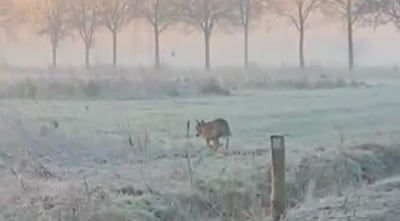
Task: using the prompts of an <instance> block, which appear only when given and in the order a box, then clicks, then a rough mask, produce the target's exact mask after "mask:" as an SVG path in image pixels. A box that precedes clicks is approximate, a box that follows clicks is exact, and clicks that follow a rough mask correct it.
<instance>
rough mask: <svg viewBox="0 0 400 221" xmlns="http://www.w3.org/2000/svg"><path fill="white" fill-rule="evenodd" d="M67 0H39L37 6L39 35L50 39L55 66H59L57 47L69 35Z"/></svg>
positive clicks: (36, 14)
mask: <svg viewBox="0 0 400 221" xmlns="http://www.w3.org/2000/svg"><path fill="white" fill-rule="evenodd" d="M67 8H68V6H67V0H38V1H37V4H36V7H35V12H36V13H35V18H36V19H37V21H36V24H37V30H38V34H39V35H44V36H47V37H48V38H49V39H50V44H51V50H52V58H53V59H52V60H53V68H56V67H57V49H58V47H59V44H60V42H61V41H62V40H63V39H64V38H65V37H66V36H68V35H69V32H68V31H69V27H68V10H67Z"/></svg>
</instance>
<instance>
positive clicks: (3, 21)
mask: <svg viewBox="0 0 400 221" xmlns="http://www.w3.org/2000/svg"><path fill="white" fill-rule="evenodd" d="M272 15H273V16H272ZM276 16H278V17H279V18H282V19H286V20H287V21H289V23H290V24H292V25H293V26H294V28H296V30H297V31H298V36H297V38H298V40H299V48H298V53H299V66H300V68H305V67H306V58H305V54H304V47H305V32H306V31H307V29H308V28H309V27H310V25H311V24H312V23H311V22H310V20H311V18H312V17H313V16H319V17H316V18H322V17H323V16H324V17H327V18H329V19H332V20H333V19H335V20H337V21H338V22H345V25H346V32H347V33H344V34H346V35H347V39H348V52H347V53H348V65H349V66H348V67H349V70H350V71H351V70H353V68H354V63H355V58H354V50H353V35H354V30H355V28H356V27H357V26H371V27H377V26H379V25H384V24H388V23H392V24H394V25H395V26H396V27H399V28H400V0H31V1H22V0H0V27H1V28H3V29H4V30H6V31H9V30H18V29H17V28H16V27H17V26H19V25H25V24H27V25H28V26H30V27H34V29H35V34H38V35H41V36H43V37H47V39H49V43H50V45H51V53H52V62H53V63H52V64H53V67H54V68H56V67H57V53H58V48H59V44H60V42H61V41H63V40H64V39H66V38H68V37H70V36H71V35H74V36H78V37H79V39H80V40H81V42H82V45H83V46H84V48H85V55H84V59H85V64H86V67H87V68H90V51H91V48H93V47H94V46H95V38H96V33H97V32H98V31H99V30H100V29H105V30H107V31H108V32H109V33H110V35H111V36H112V49H113V50H112V54H113V56H112V58H113V59H112V64H113V66H114V67H116V66H117V48H118V47H117V44H118V35H119V33H120V32H121V31H122V30H124V29H125V28H128V26H129V24H130V23H131V22H132V21H133V20H141V21H145V22H146V23H147V24H148V25H149V26H151V28H152V30H153V36H154V59H155V61H154V64H155V67H156V68H159V67H160V66H161V61H160V44H161V37H162V34H163V32H164V31H165V30H167V29H168V28H170V27H171V26H173V25H182V24H183V25H186V26H190V27H192V28H195V29H197V30H199V32H201V33H202V35H203V36H204V52H205V54H204V63H205V64H204V65H205V69H206V70H209V69H210V68H211V56H210V54H211V48H210V40H211V38H212V35H213V33H214V32H215V29H216V27H217V26H223V27H230V28H234V29H235V30H237V31H241V32H242V33H243V57H244V67H245V68H247V67H248V65H249V49H248V41H249V35H250V32H251V30H252V28H253V27H255V26H257V25H260V26H262V25H263V24H264V23H265V22H268V19H271V18H272V17H276Z"/></svg>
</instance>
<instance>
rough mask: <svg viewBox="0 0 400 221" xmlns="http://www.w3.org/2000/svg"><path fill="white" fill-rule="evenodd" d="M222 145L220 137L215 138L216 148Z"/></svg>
mask: <svg viewBox="0 0 400 221" xmlns="http://www.w3.org/2000/svg"><path fill="white" fill-rule="evenodd" d="M220 147H221V144H220V143H219V138H218V137H216V138H215V150H218V149H219V148H220Z"/></svg>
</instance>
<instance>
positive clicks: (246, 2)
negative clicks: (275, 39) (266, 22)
mask: <svg viewBox="0 0 400 221" xmlns="http://www.w3.org/2000/svg"><path fill="white" fill-rule="evenodd" d="M234 1H235V5H236V9H235V12H236V13H235V14H237V15H235V17H234V19H235V21H234V24H235V25H239V26H241V27H242V28H243V35H244V36H243V37H244V38H243V41H244V67H245V68H246V69H247V68H248V66H249V46H248V45H249V43H248V42H249V29H250V28H251V27H252V26H253V25H255V23H256V22H258V21H260V20H261V18H262V17H263V16H262V15H263V12H264V10H263V9H264V8H265V5H266V2H268V0H234Z"/></svg>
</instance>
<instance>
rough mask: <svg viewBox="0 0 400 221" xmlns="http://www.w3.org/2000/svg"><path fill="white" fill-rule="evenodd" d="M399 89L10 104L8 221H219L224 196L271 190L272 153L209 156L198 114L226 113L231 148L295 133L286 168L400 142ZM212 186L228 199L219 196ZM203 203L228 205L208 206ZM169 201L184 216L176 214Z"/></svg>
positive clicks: (3, 135) (3, 142)
mask: <svg viewBox="0 0 400 221" xmlns="http://www.w3.org/2000/svg"><path fill="white" fill-rule="evenodd" d="M399 93H400V87H398V86H396V85H391V86H389V85H387V86H384V85H380V86H379V85H378V86H373V87H370V88H341V89H314V90H297V89H284V90H283V89H271V90H233V91H232V94H231V95H230V96H219V97H217V96H199V97H191V98H166V99H152V100H134V101H132V100H92V101H90V100H62V101H61V100H21V99H3V100H1V101H0V123H1V125H2V126H1V128H0V173H1V178H0V182H1V183H2V185H1V187H0V195H2V196H4V197H2V198H1V200H0V215H1V216H2V220H54V219H56V218H57V217H58V218H60V219H61V220H87V219H86V218H87V217H90V220H111V219H113V220H132V219H139V217H140V219H144V220H197V219H199V220H201V219H203V218H204V217H212V218H210V219H215V220H219V219H220V218H221V217H219V216H222V215H221V214H222V212H221V214H214V215H213V214H208V213H212V212H210V210H219V211H225V210H226V211H228V210H229V209H227V208H228V207H229V205H227V204H226V202H231V201H232V199H228V198H227V199H225V198H224V197H227V196H229V197H234V196H235V194H238V192H239V193H242V192H245V193H246V194H247V195H248V197H249V198H250V201H251V203H250V204H251V205H253V204H257V203H256V201H254V196H260V195H263V194H264V193H263V192H262V191H264V190H265V189H266V188H267V187H266V186H263V184H264V185H265V183H267V181H266V179H267V178H266V176H265V174H266V173H267V171H268V161H269V160H268V159H269V155H268V154H260V155H258V156H242V155H239V156H236V155H235V156H234V155H228V156H224V155H223V154H221V153H214V152H211V151H209V150H208V149H207V147H206V145H205V142H204V141H203V140H200V139H198V138H196V137H195V136H194V128H193V126H194V125H193V124H194V122H195V120H196V119H205V120H212V119H214V118H217V117H222V118H225V119H227V120H228V121H229V123H230V126H231V130H232V134H233V136H232V138H231V141H230V144H231V149H230V150H228V151H233V150H242V151H243V150H248V151H252V150H256V149H267V148H269V136H270V135H272V134H287V135H288V136H287V153H288V156H287V157H288V163H289V167H291V168H296V165H298V164H299V163H300V161H301V160H302V159H303V158H305V157H307V156H310V155H313V154H315V153H317V152H318V151H321V150H323V151H325V152H328V153H329V152H330V151H337V150H338V149H340V148H346V147H349V146H357V145H360V144H364V143H380V144H386V145H393V144H398V141H399V140H398V139H399V138H398V137H399V134H400V129H399V127H398V125H400V118H399V113H400V100H399V99H398V94H399ZM187 120H190V121H191V122H192V127H191V129H192V131H191V135H192V136H191V137H190V138H186V137H185V134H186V121H187ZM129 138H132V140H133V143H134V145H133V146H131V145H129V142H128V141H129ZM145 140H146V141H145ZM145 143H146V144H145ZM143 146H146V147H147V148H146V150H145V151H143V150H141V148H142V149H143ZM186 152H188V153H189V156H191V157H190V158H189V159H187V158H185V157H183V156H184V153H186ZM10 171H11V172H10ZM207 188H214V191H215V192H217V193H218V192H219V191H220V192H221V193H222V192H223V193H226V195H221V196H219V195H218V196H214V195H212V194H211V192H210V191H211V190H208V189H207ZM194 189H195V191H194ZM204 189H207V191H208V192H207V196H204V194H202V193H203V192H202V191H205V190H204ZM221 189H223V191H221ZM217 190H218V191H217ZM193 191H194V192H196V193H197V194H198V195H196V194H193ZM230 191H231V192H232V191H236V192H234V194H233V193H231V192H230ZM217 193H215V194H217ZM232 194H233V195H232ZM194 195H195V196H194ZM247 195H246V196H247ZM196 197H197V198H199V199H197V198H196ZM261 198H262V197H261ZM183 199H190V202H193V205H192V206H193V207H190V208H187V205H186V203H187V201H185V200H183ZM218 200H222V201H223V203H218V202H217V201H218ZM264 200H265V199H264ZM250 201H249V202H250ZM185 202H186V203H185ZM205 202H208V203H209V202H214V204H215V205H223V206H227V208H225V207H223V206H222V207H221V208H214V209H210V208H208V207H207V205H208V204H207V203H206V204H207V205H203V204H205ZM238 202H239V204H238V205H236V206H238V207H242V206H241V205H242V204H246V203H249V202H247V201H246V200H245V197H243V196H242V195H241V197H240V200H239V201H238ZM74 203H75V204H77V205H75V204H74ZM240 203H242V204H240ZM258 203H259V204H257V205H258V206H254V205H253V206H249V205H250V204H249V205H247V206H245V207H243V210H247V209H248V207H249V208H251V209H252V211H253V210H254V211H253V212H254V214H256V210H257V208H258V209H259V210H260V208H261V207H262V206H263V205H265V202H258ZM168 205H169V206H168ZM230 206H231V207H232V205H230ZM75 207H76V208H75ZM170 207H173V208H176V207H178V208H179V209H178V210H179V211H182V210H183V211H185V212H182V213H179V215H176V212H175V213H174V212H172V211H170V210H169V209H170ZM211 207H212V206H211ZM193 208H196V210H195V209H193ZM229 208H230V207H229ZM192 210H193V211H192ZM73 211H75V212H73ZM229 211H232V209H230V210H229ZM169 212H171V214H169ZM206 212H207V214H205V213H206ZM214 212H215V211H214ZM258 213H260V214H261V212H260V211H258ZM99 214H102V216H100V215H99ZM160 214H161V215H160ZM168 214H169V215H168ZM254 214H253V215H254ZM1 216H0V217H1ZM97 216H99V217H100V218H99V217H97ZM169 216H171V217H170V218H168V217H169ZM225 216H226V214H225ZM230 216H237V217H239V215H237V214H236V215H234V214H232V213H230ZM259 216H261V215H259ZM85 217H86V218H85ZM96 217H97V218H96ZM101 217H102V218H101ZM104 217H113V218H108V219H107V218H104ZM188 217H190V218H191V219H187V218H188ZM254 217H256V216H255V215H254ZM58 218H57V219H58ZM221 219H222V218H221ZM237 219H239V220H244V218H243V217H242V218H237Z"/></svg>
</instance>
